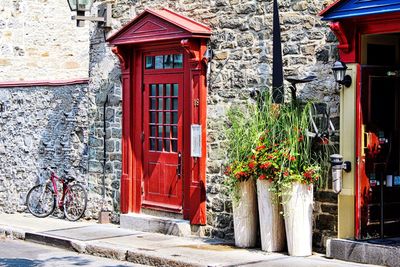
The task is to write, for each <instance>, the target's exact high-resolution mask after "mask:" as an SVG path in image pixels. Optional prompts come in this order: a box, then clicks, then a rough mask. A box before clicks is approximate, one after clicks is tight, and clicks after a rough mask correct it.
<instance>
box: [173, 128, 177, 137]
mask: <svg viewBox="0 0 400 267" xmlns="http://www.w3.org/2000/svg"><path fill="white" fill-rule="evenodd" d="M172 138H178V127H177V126H172Z"/></svg>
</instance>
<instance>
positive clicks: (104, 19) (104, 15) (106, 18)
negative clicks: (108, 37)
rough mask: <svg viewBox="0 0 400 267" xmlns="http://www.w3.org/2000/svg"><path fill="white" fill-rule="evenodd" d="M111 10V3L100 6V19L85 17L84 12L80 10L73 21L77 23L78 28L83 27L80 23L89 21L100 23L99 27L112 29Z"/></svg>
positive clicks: (73, 17)
mask: <svg viewBox="0 0 400 267" xmlns="http://www.w3.org/2000/svg"><path fill="white" fill-rule="evenodd" d="M111 8H112V5H111V3H105V4H101V5H99V6H98V17H94V16H91V17H87V16H84V12H82V11H79V10H78V12H77V15H76V16H72V17H71V19H72V20H76V21H77V25H78V27H79V26H83V24H82V23H80V22H83V21H85V20H87V21H92V22H98V23H99V26H101V27H103V28H111ZM82 14H83V15H82Z"/></svg>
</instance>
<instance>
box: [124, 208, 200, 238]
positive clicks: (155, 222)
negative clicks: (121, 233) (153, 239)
mask: <svg viewBox="0 0 400 267" xmlns="http://www.w3.org/2000/svg"><path fill="white" fill-rule="evenodd" d="M120 227H121V228H125V229H130V230H136V231H142V232H150V233H160V234H165V235H174V236H184V237H189V236H193V234H192V229H191V225H190V222H189V221H187V220H183V219H174V218H167V217H157V216H153V215H148V214H138V213H128V214H121V216H120Z"/></svg>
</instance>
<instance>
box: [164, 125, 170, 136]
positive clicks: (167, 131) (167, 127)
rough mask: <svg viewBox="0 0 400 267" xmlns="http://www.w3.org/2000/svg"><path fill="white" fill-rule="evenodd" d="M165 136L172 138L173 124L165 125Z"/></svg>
mask: <svg viewBox="0 0 400 267" xmlns="http://www.w3.org/2000/svg"><path fill="white" fill-rule="evenodd" d="M164 134H165V135H164V137H165V138H170V137H171V126H165V132H164Z"/></svg>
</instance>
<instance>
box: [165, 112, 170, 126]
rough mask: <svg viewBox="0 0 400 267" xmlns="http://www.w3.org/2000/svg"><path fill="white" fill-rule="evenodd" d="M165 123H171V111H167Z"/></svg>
mask: <svg viewBox="0 0 400 267" xmlns="http://www.w3.org/2000/svg"><path fill="white" fill-rule="evenodd" d="M165 123H166V124H170V123H171V112H166V113H165Z"/></svg>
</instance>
